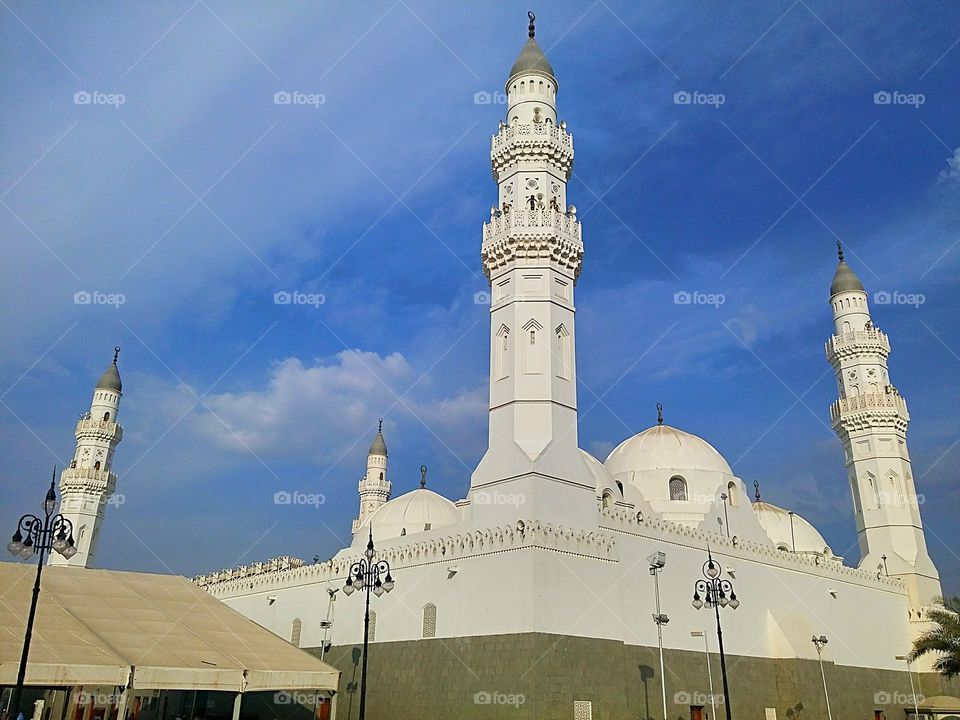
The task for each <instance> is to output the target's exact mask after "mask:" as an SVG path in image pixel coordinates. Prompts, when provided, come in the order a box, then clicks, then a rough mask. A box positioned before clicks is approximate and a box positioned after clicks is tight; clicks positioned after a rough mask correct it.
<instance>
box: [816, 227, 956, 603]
mask: <svg viewBox="0 0 960 720" xmlns="http://www.w3.org/2000/svg"><path fill="white" fill-rule="evenodd" d="M837 249H838V252H839V256H840V263H839V264H838V265H837V272H836V274H835V275H834V277H833V284H832V285H831V286H830V305H831V307H832V308H833V322H834V333H835V334H834V335H833V337H832V338H830V340H829V341H828V342H827V344H826V350H827V359H828V360H829V361H830V364H831V365H832V366H833V369H834V372H835V373H836V378H837V389H838V390H839V394H840V398H839V399H838V400H837V401H836V402H835V403H833V405H832V406H831V408H830V419H831V421H832V423H833V429H834V431H835V432H836V433H837V436H838V437H839V438H840V441H841V442H842V443H843V451H844V455H845V460H846V466H847V477H848V479H849V481H850V489H851V491H852V493H853V504H854V513H855V515H856V522H857V534H858V536H859V541H860V568H862V569H866V570H870V571H878V572H882V573H885V574H889V575H891V576H896V577H900V578H902V579H903V580H904V582H905V583H906V585H907V589H908V591H909V593H910V601H911V605H912V606H913V608H915V609H918V608H921V607H923V606H925V605H927V604H928V603H929V601H930V600H931V598H933V597H935V596H938V595H941V594H942V591H941V589H940V576H939V574H938V573H937V569H936V567H934V565H933V561H932V560H931V559H930V556H929V555H928V554H927V544H926V540H925V538H924V535H923V525H922V523H921V522H920V504H919V501H918V496H917V491H916V487H915V486H914V482H913V471H912V470H911V467H910V454H909V452H908V451H907V425H908V423H909V422H910V415H909V414H908V413H907V402H906V400H904V398H903V397H902V396H901V395H900V393H899V392H897V389H896V388H895V387H894V386H893V385H892V384H891V383H890V378H889V376H888V375H887V357H888V356H889V354H890V341H889V340H888V339H887V336H886V335H885V334H884V333H882V332H881V331H880V330H878V329H877V328H876V327H874V325H873V322H872V321H871V319H870V308H869V306H868V304H867V293H866V292H864V289H863V284H862V283H861V282H860V280H859V278H857V276H856V275H855V274H854V272H853V270H851V269H850V266H849V265H847V263H846V262H845V261H844V259H843V249H842V248H841V247H840V246H839V244H838V245H837Z"/></svg>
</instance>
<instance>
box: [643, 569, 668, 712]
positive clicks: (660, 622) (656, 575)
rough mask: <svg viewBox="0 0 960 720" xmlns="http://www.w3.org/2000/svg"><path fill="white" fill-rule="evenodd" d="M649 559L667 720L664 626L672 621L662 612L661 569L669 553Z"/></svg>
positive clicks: (664, 710) (662, 692)
mask: <svg viewBox="0 0 960 720" xmlns="http://www.w3.org/2000/svg"><path fill="white" fill-rule="evenodd" d="M647 560H648V561H649V563H650V574H651V575H653V587H654V594H655V595H656V598H657V612H656V614H655V615H654V616H653V621H654V622H655V623H656V624H657V647H659V648H660V692H661V694H662V695H663V720H667V677H666V675H665V674H664V670H663V626H664V625H666V624H667V623H668V622H670V618H668V617H667V616H666V615H665V614H664V613H661V612H660V571H661V570H663V568H664V566H665V565H666V564H667V554H666V553H664V552H660V551H657V552H655V553H653V555H651V556H650V557H648V558H647Z"/></svg>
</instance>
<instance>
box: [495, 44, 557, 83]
mask: <svg viewBox="0 0 960 720" xmlns="http://www.w3.org/2000/svg"><path fill="white" fill-rule="evenodd" d="M529 72H534V73H540V74H542V75H546V76H548V77H550V78H552V79H553V80H554V81H556V78H554V75H553V68H552V67H551V66H550V61H549V60H547V56H546V55H544V54H543V50H541V49H540V45H539V44H538V43H537V41H536V39H534V38H530V39H528V40H527V44H526V45H524V46H523V50H521V51H520V54H519V55H518V56H517V60H516V62H514V63H513V67H512V68H510V78H509V79H508V80H507V84H508V85H509V84H510V80H512V79H513V76H514V75H519V74H521V73H529Z"/></svg>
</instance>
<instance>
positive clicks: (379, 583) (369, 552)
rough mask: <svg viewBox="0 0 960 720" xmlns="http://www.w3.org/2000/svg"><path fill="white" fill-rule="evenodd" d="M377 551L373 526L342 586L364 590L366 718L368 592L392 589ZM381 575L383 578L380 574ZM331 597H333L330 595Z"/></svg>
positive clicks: (363, 696)
mask: <svg viewBox="0 0 960 720" xmlns="http://www.w3.org/2000/svg"><path fill="white" fill-rule="evenodd" d="M376 557H377V551H376V550H374V548H373V528H372V527H371V528H370V539H369V540H368V541H367V549H366V550H364V552H363V557H362V558H360V559H359V560H357V561H356V562H355V563H353V564H352V565H351V566H350V572H348V573H347V582H346V583H345V584H344V586H343V594H344V595H352V594H353V591H354V590H361V591H362V590H366V607H365V610H364V613H363V669H362V670H361V671H360V715H359V720H366V715H365V713H364V710H365V709H366V704H367V647H368V645H369V641H370V593H371V592H372V593H373V594H374V595H376V596H377V597H380V596H381V595H383V594H384V593H385V592H390V591H391V590H393V578H392V577H391V576H390V564H389V563H388V562H387V561H386V560H377V559H376ZM381 575H382V576H383V580H381V579H380V576H381ZM331 597H333V596H332V595H331Z"/></svg>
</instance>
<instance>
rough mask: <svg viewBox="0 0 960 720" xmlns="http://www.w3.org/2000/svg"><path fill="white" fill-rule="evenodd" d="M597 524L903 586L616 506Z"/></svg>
mask: <svg viewBox="0 0 960 720" xmlns="http://www.w3.org/2000/svg"><path fill="white" fill-rule="evenodd" d="M600 527H601V528H603V529H606V530H613V531H616V532H623V533H628V534H630V535H638V536H643V537H650V536H653V537H657V536H659V538H658V539H663V540H667V541H670V542H675V543H677V544H680V545H686V546H688V547H695V548H697V549H701V550H702V549H705V548H706V546H707V543H709V544H710V548H711V550H714V551H716V550H718V549H720V550H721V551H722V552H723V553H724V554H727V555H730V556H735V557H742V558H744V559H745V560H749V561H753V562H758V563H763V564H767V565H777V566H778V567H786V568H789V569H794V570H798V571H800V572H808V573H809V572H812V573H814V574H817V575H822V576H826V577H835V578H837V579H840V580H851V581H857V582H860V583H861V584H869V585H875V586H876V585H879V586H882V587H889V588H891V589H895V590H905V588H906V586H905V585H904V583H903V581H902V580H900V579H899V578H893V577H885V576H884V575H882V574H880V573H873V572H869V571H867V570H860V569H858V568H852V567H848V566H846V565H844V564H843V563H841V562H839V561H838V560H835V559H830V558H824V557H821V556H812V557H811V556H810V555H801V554H796V553H791V552H784V551H783V550H777V549H776V548H775V547H774V546H773V545H764V544H762V543H756V542H752V541H750V540H741V539H739V538H737V537H736V536H733V537H729V538H728V537H727V536H726V534H723V535H721V534H719V533H715V532H710V531H707V530H699V529H695V528H691V527H688V526H686V525H679V524H677V523H673V522H670V521H669V520H663V519H661V518H650V519H648V518H645V517H643V515H642V513H637V512H631V511H628V510H625V509H623V508H618V507H611V508H601V509H600Z"/></svg>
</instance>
